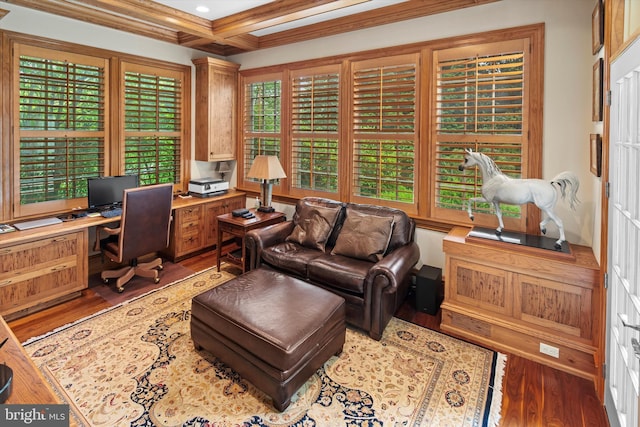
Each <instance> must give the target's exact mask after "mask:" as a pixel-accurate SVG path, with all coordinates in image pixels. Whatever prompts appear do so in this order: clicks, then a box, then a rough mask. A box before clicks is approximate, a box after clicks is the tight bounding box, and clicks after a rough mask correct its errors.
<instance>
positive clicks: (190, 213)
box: [176, 206, 202, 224]
mask: <svg viewBox="0 0 640 427" xmlns="http://www.w3.org/2000/svg"><path fill="white" fill-rule="evenodd" d="M176 216H177V217H178V218H177V221H178V223H180V224H187V223H189V222H194V221H200V220H201V219H202V206H190V207H188V208H182V209H177V210H176Z"/></svg>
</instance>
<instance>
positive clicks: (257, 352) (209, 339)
mask: <svg viewBox="0 0 640 427" xmlns="http://www.w3.org/2000/svg"><path fill="white" fill-rule="evenodd" d="M345 333H346V324H345V302H344V299H343V298H342V297H340V296H337V295H335V294H333V293H331V292H329V291H326V290H324V289H322V288H319V287H317V286H314V285H311V284H309V283H306V282H303V281H302V280H299V279H296V278H293V277H290V276H287V275H285V274H282V273H279V272H276V271H274V270H270V269H267V268H265V267H262V268H259V269H257V270H252V271H250V272H248V273H245V274H243V275H241V276H238V277H236V278H235V279H232V280H230V281H228V282H226V283H224V284H222V285H220V286H217V287H215V288H213V289H210V290H208V291H206V292H203V293H202V294H200V295H198V296H196V297H194V298H193V300H192V306H191V338H192V339H193V342H194V344H195V347H196V349H198V350H200V349H205V350H207V351H209V352H210V353H211V354H213V355H214V356H215V357H217V358H218V359H219V360H220V361H222V362H223V363H225V364H226V365H227V366H229V367H230V368H232V369H233V370H234V371H236V372H237V373H238V374H240V375H241V376H242V377H243V378H244V379H246V380H248V381H250V382H251V383H252V384H253V385H254V386H256V387H257V388H258V389H260V390H262V391H263V392H264V393H266V394H267V395H269V396H270V397H271V398H272V400H273V406H274V407H275V408H276V409H278V410H279V411H284V410H285V409H286V408H287V407H288V406H289V404H290V403H291V397H292V396H293V394H294V393H295V392H296V391H297V390H298V389H299V388H300V387H301V386H302V385H303V384H304V383H305V382H306V381H307V380H308V379H309V378H310V377H311V375H313V373H314V372H315V371H316V370H317V369H318V368H320V367H321V366H322V365H323V364H324V362H326V361H327V360H328V359H329V358H330V357H331V356H333V355H339V354H340V353H341V352H342V346H343V344H344V340H345Z"/></svg>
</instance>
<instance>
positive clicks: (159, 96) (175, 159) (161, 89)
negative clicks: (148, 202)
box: [123, 63, 182, 185]
mask: <svg viewBox="0 0 640 427" xmlns="http://www.w3.org/2000/svg"><path fill="white" fill-rule="evenodd" d="M123 71H124V97H123V98H124V116H125V119H124V140H125V148H124V168H125V173H126V174H136V175H138V179H139V180H140V185H151V184H165V183H172V184H174V183H179V182H180V176H181V173H180V166H181V165H180V158H181V156H180V150H181V145H182V144H181V138H182V117H181V105H182V86H181V85H182V81H181V75H180V73H176V72H170V71H165V72H162V71H161V70H154V72H153V73H151V70H149V69H148V67H146V68H145V67H139V66H135V65H132V64H126V63H125V64H123Z"/></svg>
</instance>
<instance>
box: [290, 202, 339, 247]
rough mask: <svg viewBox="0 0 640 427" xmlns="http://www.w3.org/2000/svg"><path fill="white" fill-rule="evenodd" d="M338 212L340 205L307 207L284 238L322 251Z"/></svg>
mask: <svg viewBox="0 0 640 427" xmlns="http://www.w3.org/2000/svg"><path fill="white" fill-rule="evenodd" d="M338 213H340V207H338V208H327V207H321V206H313V207H308V208H307V209H305V212H304V216H301V217H300V218H299V219H298V224H296V226H295V227H294V228H293V231H292V232H291V234H290V235H289V236H287V239H286V240H287V241H288V242H295V243H298V244H299V245H302V246H304V247H307V248H312V249H318V250H321V251H324V250H325V245H326V243H327V239H328V238H329V234H331V230H333V226H334V225H335V223H336V219H337V218H338Z"/></svg>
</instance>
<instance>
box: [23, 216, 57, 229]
mask: <svg viewBox="0 0 640 427" xmlns="http://www.w3.org/2000/svg"><path fill="white" fill-rule="evenodd" d="M61 222H62V220H61V219H60V218H56V217H51V218H42V219H34V220H33V221H25V222H16V223H15V224H13V226H14V227H15V228H17V229H18V230H29V229H30V228H36V227H44V226H45V225H53V224H60V223H61Z"/></svg>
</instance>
